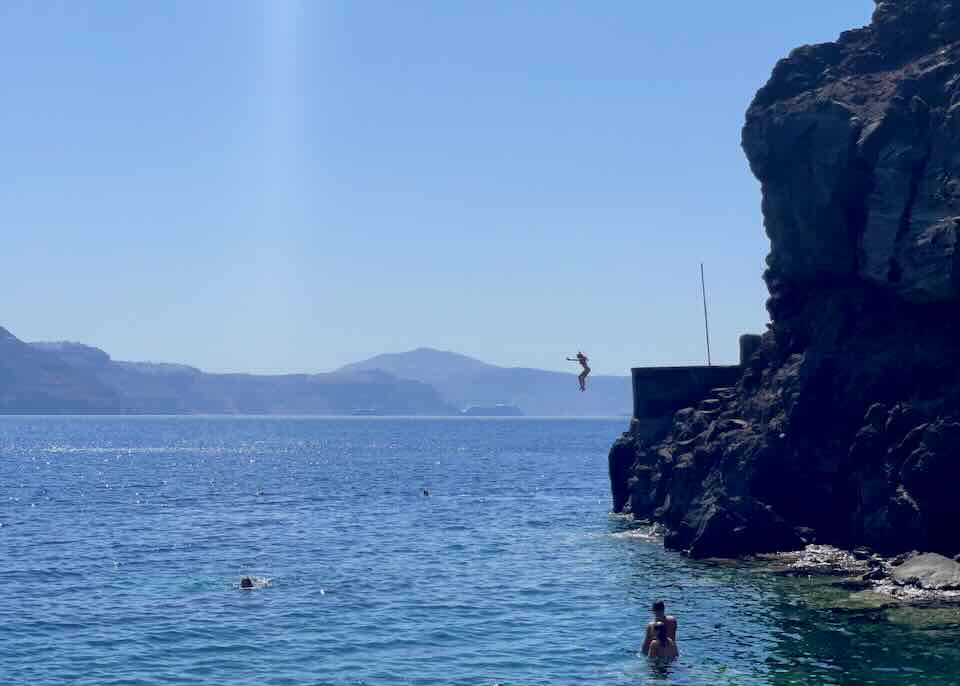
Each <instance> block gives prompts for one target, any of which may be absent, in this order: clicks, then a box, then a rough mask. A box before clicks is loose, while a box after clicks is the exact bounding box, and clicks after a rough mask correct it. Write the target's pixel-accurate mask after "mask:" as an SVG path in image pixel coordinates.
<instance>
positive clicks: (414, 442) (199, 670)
mask: <svg viewBox="0 0 960 686" xmlns="http://www.w3.org/2000/svg"><path fill="white" fill-rule="evenodd" d="M624 425H625V420H623V419H619V420H610V421H606V420H589V421H588V420H582V421H573V420H570V421H567V420H564V421H560V420H557V421H542V420H533V419H525V420H426V419H424V420H420V419H373V418H370V419H367V418H363V419H303V418H92V417H91V418H69V417H65V418H53V417H48V418H2V419H0V584H2V589H3V596H4V597H3V602H2V603H0V675H2V677H0V681H2V682H3V683H9V684H231V685H241V684H243V685H246V684H385V685H391V684H423V685H427V684H465V685H466V684H471V685H472V684H487V685H490V686H492V685H493V684H504V685H506V684H605V685H609V684H654V683H664V684H666V683H675V684H710V685H718V684H738V685H747V686H749V685H752V684H898V685H900V686H902V685H903V684H934V685H937V684H956V683H960V631H958V630H957V628H956V627H957V622H958V619H960V618H958V616H957V613H956V612H955V611H953V610H949V609H941V610H936V611H929V610H928V611H922V612H921V611H916V610H905V609H889V608H886V609H885V608H883V607H876V602H875V599H862V598H860V597H858V596H852V595H851V594H850V592H848V591H839V590H836V589H832V588H829V587H826V586H825V585H824V584H823V583H822V582H798V581H791V580H785V579H780V578H776V577H773V576H770V575H769V574H765V573H762V572H760V571H758V570H756V569H752V568H750V567H746V566H743V565H734V564H708V563H698V562H692V561H689V560H686V559H684V558H682V557H679V556H677V555H675V554H673V553H668V552H665V551H663V550H662V549H661V547H660V546H659V545H656V544H654V543H651V542H648V541H645V540H643V538H642V537H640V536H638V535H637V534H638V532H637V531H634V530H631V529H630V528H629V524H628V523H627V522H625V521H623V520H621V519H617V518H614V517H611V516H610V515H609V514H608V509H609V496H608V486H607V475H606V451H607V448H608V447H609V444H610V442H611V441H612V440H613V439H614V438H615V437H616V436H617V434H618V433H619V432H620V431H621V430H622V429H623V428H624ZM423 489H428V490H429V492H430V495H429V496H425V495H423ZM243 575H251V576H256V577H260V578H261V580H262V581H263V584H264V585H263V587H261V588H258V589H255V590H253V591H241V590H240V589H239V588H238V587H237V583H238V581H239V579H240V578H241V577H242V576H243ZM657 597H663V598H665V599H666V600H667V603H668V607H669V609H670V610H671V611H672V612H675V613H676V614H677V615H678V617H679V619H680V647H681V650H682V652H683V655H682V657H681V659H680V660H679V661H678V662H677V663H675V664H674V665H672V666H670V667H669V668H665V669H659V668H654V667H651V665H649V664H648V663H647V661H646V660H645V659H643V658H642V657H639V656H638V654H637V653H638V648H639V645H640V642H641V640H642V627H643V625H644V623H645V622H646V621H647V619H648V617H647V611H646V608H647V606H648V605H649V603H650V601H651V600H652V599H654V598H657Z"/></svg>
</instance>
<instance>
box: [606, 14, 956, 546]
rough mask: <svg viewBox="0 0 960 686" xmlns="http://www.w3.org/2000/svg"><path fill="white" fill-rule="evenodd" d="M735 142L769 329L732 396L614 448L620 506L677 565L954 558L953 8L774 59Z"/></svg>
mask: <svg viewBox="0 0 960 686" xmlns="http://www.w3.org/2000/svg"><path fill="white" fill-rule="evenodd" d="M743 148H744V151H745V152H746V155H747V157H748V159H749V161H750V166H751V169H752V170H753V172H754V174H755V175H756V176H757V178H758V179H759V180H760V181H761V184H762V190H763V214H764V218H765V225H766V230H767V233H768V235H769V237H770V243H771V250H770V255H769V257H768V260H767V261H768V269H767V271H766V273H765V274H764V278H765V280H766V283H767V286H768V288H769V291H770V299H769V300H768V303H767V306H768V310H769V312H770V317H771V321H772V325H771V327H770V330H769V331H768V332H767V333H766V334H765V335H764V337H763V343H762V345H761V348H760V350H759V352H758V353H757V354H755V355H754V356H753V358H752V359H751V360H750V362H749V364H748V367H747V369H746V372H745V374H744V376H743V378H742V380H741V381H740V382H739V384H738V385H737V388H736V391H735V392H734V393H728V394H726V397H719V398H714V399H713V401H711V402H709V403H707V404H704V405H702V406H701V407H699V408H690V409H687V410H683V411H681V412H679V413H678V414H677V415H676V417H675V419H674V422H673V426H672V427H671V429H670V430H669V433H668V434H667V435H666V436H663V437H660V438H659V439H658V440H656V441H647V442H641V441H638V440H636V439H635V438H633V437H631V436H630V435H626V436H625V437H624V438H623V439H621V440H620V441H618V443H617V444H616V445H615V446H614V448H613V452H612V454H611V463H612V462H613V461H614V460H618V461H619V462H620V463H623V462H624V461H627V462H630V463H632V467H631V468H630V469H629V470H628V477H627V478H628V483H627V484H626V489H627V490H628V491H629V493H630V496H629V499H628V501H627V503H626V505H625V506H624V509H625V510H627V511H630V512H632V513H633V514H634V516H636V517H642V518H651V519H656V520H659V521H661V522H663V523H664V524H665V525H666V528H667V531H668V534H667V537H666V543H667V545H668V546H671V547H675V548H678V549H682V550H686V551H688V552H690V553H691V554H692V555H695V556H705V555H737V554H744V553H752V552H760V551H768V550H776V549H787V548H795V547H798V546H800V545H802V544H803V543H804V542H805V541H811V540H817V541H818V542H825V543H834V544H839V545H846V546H852V545H868V546H871V547H873V548H875V549H877V550H879V551H881V552H888V553H893V552H899V551H903V550H909V549H925V550H933V551H937V552H942V553H945V554H948V555H954V554H956V553H958V552H960V531H958V529H957V528H956V523H957V522H958V521H960V497H958V496H957V490H958V486H960V374H958V363H960V317H958V315H960V308H958V304H960V251H958V238H960V236H958V232H960V2H952V1H949V0H893V1H882V2H878V3H877V8H876V11H875V14H874V17H873V21H872V23H871V25H870V26H868V27H866V28H862V29H857V30H854V31H848V32H846V33H844V34H842V35H841V36H840V38H839V40H838V41H837V42H836V43H828V44H823V45H815V46H805V47H801V48H798V49H796V50H794V51H793V53H791V54H790V56H789V57H788V58H786V59H784V60H781V61H780V62H779V63H778V64H777V65H776V68H775V69H774V71H773V75H772V77H771V79H770V81H769V83H767V85H766V86H764V87H763V88H762V89H761V90H760V91H759V92H758V93H757V96H756V99H755V100H754V102H753V104H752V105H751V106H750V108H749V110H748V112H747V121H746V125H745V127H744V129H743ZM620 486H621V488H622V487H623V484H620Z"/></svg>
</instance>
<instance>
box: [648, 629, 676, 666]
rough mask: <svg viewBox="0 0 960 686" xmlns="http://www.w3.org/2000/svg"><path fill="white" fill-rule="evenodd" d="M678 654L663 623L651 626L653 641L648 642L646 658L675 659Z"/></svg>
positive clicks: (674, 643) (674, 642)
mask: <svg viewBox="0 0 960 686" xmlns="http://www.w3.org/2000/svg"><path fill="white" fill-rule="evenodd" d="M679 654H680V651H679V650H677V642H676V641H674V640H673V639H672V638H670V632H669V630H668V629H667V625H666V623H665V622H657V623H656V624H654V625H653V640H652V641H651V642H650V648H649V650H648V651H647V656H648V657H666V658H670V657H676V656H677V655H679Z"/></svg>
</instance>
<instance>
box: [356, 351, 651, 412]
mask: <svg viewBox="0 0 960 686" xmlns="http://www.w3.org/2000/svg"><path fill="white" fill-rule="evenodd" d="M374 369H378V370H381V371H384V372H387V373H388V374H392V375H394V376H397V377H400V378H404V379H411V380H414V381H422V382H424V383H429V384H430V385H431V386H433V387H434V388H436V389H437V390H438V391H439V392H440V395H441V396H442V397H443V399H444V400H446V401H447V402H449V403H451V404H453V405H455V406H457V407H459V408H466V407H469V406H477V405H497V404H506V405H516V406H518V407H519V408H520V409H522V410H523V411H524V412H525V413H526V414H527V415H534V416H615V415H625V414H629V413H630V411H631V409H632V406H633V401H632V394H631V387H630V378H629V377H626V376H599V375H593V374H591V376H590V378H589V381H588V390H587V392H586V393H581V392H580V391H579V390H578V387H577V375H576V374H568V373H563V372H550V371H545V370H542V369H527V368H522V367H498V366H496V365H492V364H488V363H486V362H481V361H480V360H476V359H474V358H472V357H467V356H466V355H460V354H457V353H452V352H447V351H444V350H434V349H431V348H417V349H416V350H411V351H409V352H405V353H390V354H386V355H377V356H376V357H371V358H370V359H368V360H363V361H361V362H355V363H353V364H348V365H346V366H344V367H341V368H340V369H339V370H338V371H339V372H347V371H354V372H355V371H370V370H374Z"/></svg>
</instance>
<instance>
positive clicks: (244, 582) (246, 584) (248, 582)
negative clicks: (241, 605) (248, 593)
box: [240, 576, 253, 588]
mask: <svg viewBox="0 0 960 686" xmlns="http://www.w3.org/2000/svg"><path fill="white" fill-rule="evenodd" d="M240 588H253V579H251V578H250V577H249V576H245V577H243V578H242V579H240Z"/></svg>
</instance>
